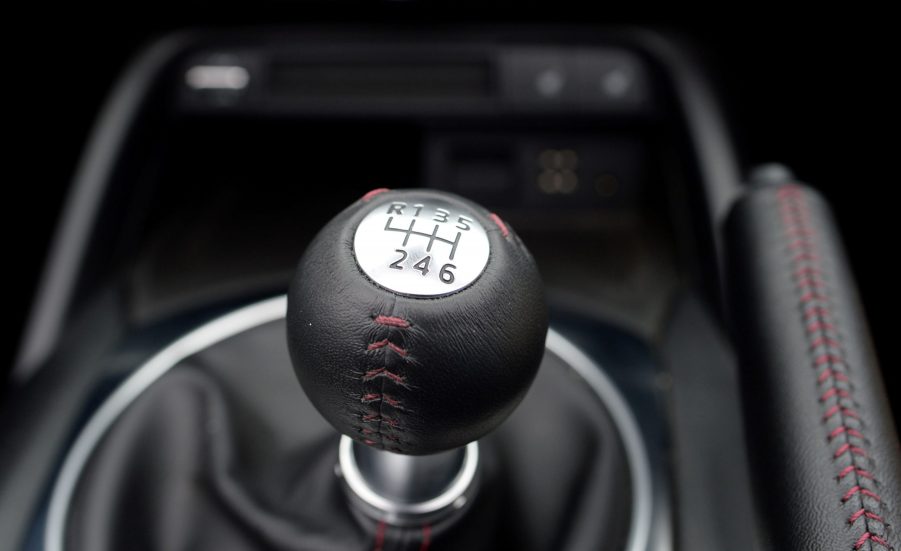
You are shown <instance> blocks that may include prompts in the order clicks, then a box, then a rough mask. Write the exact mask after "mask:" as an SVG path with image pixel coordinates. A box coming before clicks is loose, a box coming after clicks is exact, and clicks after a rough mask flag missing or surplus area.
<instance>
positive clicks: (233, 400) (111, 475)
mask: <svg viewBox="0 0 901 551" xmlns="http://www.w3.org/2000/svg"><path fill="white" fill-rule="evenodd" d="M284 333H285V325H284V322H282V321H278V322H272V323H268V324H265V325H263V326H260V327H257V328H255V329H252V330H249V331H246V332H244V333H241V334H239V335H236V336H234V337H232V338H230V339H228V340H225V341H222V342H220V343H218V344H216V345H214V346H212V347H210V348H208V349H207V350H204V351H203V352H201V353H199V354H196V355H195V356H192V357H191V358H188V359H186V360H185V361H183V362H182V363H181V364H179V365H177V366H176V367H174V368H173V369H172V370H171V371H170V372H169V373H167V374H166V375H165V376H163V377H162V378H161V379H160V380H159V381H157V382H156V383H154V384H153V386H151V387H150V388H149V389H147V390H146V391H145V392H144V393H143V394H142V395H141V396H140V397H139V398H138V399H137V400H136V401H135V402H134V403H133V404H132V405H131V406H130V407H129V408H128V409H127V410H126V411H125V412H124V413H123V415H122V416H121V417H120V418H119V419H118V420H117V421H116V423H115V424H114V425H113V426H112V427H111V429H110V431H109V432H108V433H107V434H106V436H105V437H104V438H103V440H102V441H101V443H100V444H99V446H98V447H97V448H96V449H95V450H94V452H93V453H92V455H91V458H90V460H89V461H88V463H87V465H86V467H85V470H84V471H83V473H82V476H81V478H80V480H79V483H78V485H77V487H76V491H75V494H74V496H73V501H72V504H71V507H70V509H69V510H70V514H69V518H68V522H67V530H66V533H65V549H67V550H68V551H119V550H123V549H128V550H134V551H140V550H147V551H170V550H171V551H177V550H184V549H191V550H196V551H204V550H210V551H262V550H280V551H321V550H336V551H364V550H365V551H457V550H463V549H465V550H472V551H479V550H485V551H488V550H496V551H503V550H507V549H509V550H514V549H515V550H516V551H550V550H554V551H588V550H598V549H611V550H616V549H623V548H624V544H625V541H626V537H627V535H628V534H627V532H628V528H629V511H630V510H631V497H630V488H629V476H628V465H627V464H626V457H625V452H624V448H623V445H622V442H621V439H620V438H619V436H618V434H617V431H616V427H615V425H614V424H613V422H612V420H611V418H610V415H609V413H608V412H607V411H606V409H605V408H604V405H603V404H602V403H601V402H600V401H599V400H598V398H597V396H596V395H594V393H593V392H592V391H591V390H590V388H589V387H588V386H587V385H586V384H584V382H583V381H582V380H581V379H580V378H579V377H578V376H576V375H575V373H574V371H573V370H572V369H571V368H570V367H569V366H568V365H567V364H565V363H564V362H562V361H561V360H560V359H559V358H557V357H556V356H554V355H553V354H550V353H548V354H547V355H546V356H545V358H544V361H543V363H542V367H541V369H540V370H539V373H538V375H537V377H536V380H535V384H534V385H533V386H532V388H531V389H530V391H529V392H528V394H527V396H526V397H525V399H524V400H523V402H522V404H521V405H520V407H519V408H517V410H516V411H515V412H514V413H513V414H512V415H511V416H510V418H509V419H507V421H506V422H505V423H504V424H503V425H502V426H501V427H500V428H499V429H498V430H497V431H495V432H494V433H493V434H492V435H491V436H489V437H488V438H486V439H484V440H482V441H480V448H481V454H480V457H481V465H482V470H481V476H480V481H481V484H480V487H479V491H478V493H477V495H476V497H475V499H474V501H473V503H472V506H471V508H469V509H468V510H467V512H466V515H465V516H464V517H463V518H462V519H459V520H458V521H457V522H456V523H455V524H453V525H445V526H441V525H436V526H430V525H423V526H416V527H410V528H399V527H396V526H391V525H386V524H377V523H375V522H373V521H371V520H368V519H365V518H362V517H361V516H360V515H358V514H354V512H353V511H352V510H351V509H350V507H349V506H348V503H349V502H348V500H347V498H346V497H345V495H344V494H343V492H342V489H341V484H340V481H339V479H338V478H337V477H336V476H335V473H334V467H335V464H336V462H337V449H338V436H337V435H336V434H335V432H334V430H333V429H332V427H331V426H329V425H328V424H327V423H326V422H325V421H324V420H323V419H322V417H321V416H320V415H319V414H318V413H317V412H316V410H315V409H314V407H313V406H312V404H311V403H310V402H309V401H308V400H307V399H306V397H305V396H304V394H303V392H302V391H301V389H300V388H299V387H298V385H297V383H296V381H295V380H294V374H293V373H292V369H291V365H290V360H289V359H288V354H287V350H286V348H285V344H284ZM561 428H565V430H561Z"/></svg>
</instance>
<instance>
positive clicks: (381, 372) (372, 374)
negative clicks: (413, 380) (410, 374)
mask: <svg viewBox="0 0 901 551" xmlns="http://www.w3.org/2000/svg"><path fill="white" fill-rule="evenodd" d="M379 377H387V378H388V379H390V380H391V381H394V382H395V383H397V384H399V385H404V386H406V384H407V382H406V380H405V379H404V378H403V377H401V376H400V375H398V374H397V373H392V372H391V371H388V368H387V367H380V368H378V369H370V370H369V371H367V372H366V373H364V374H363V380H364V381H371V380H373V379H377V378H379Z"/></svg>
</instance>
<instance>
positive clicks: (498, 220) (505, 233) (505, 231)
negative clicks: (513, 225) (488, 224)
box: [488, 212, 510, 237]
mask: <svg viewBox="0 0 901 551" xmlns="http://www.w3.org/2000/svg"><path fill="white" fill-rule="evenodd" d="M488 217H489V218H491V221H492V222H494V224H495V225H496V226H497V227H498V228H500V229H501V235H503V236H504V237H507V236H508V235H510V230H509V229H507V224H504V221H503V220H501V217H500V216H498V215H496V214H494V213H493V212H492V213H491V214H489V215H488Z"/></svg>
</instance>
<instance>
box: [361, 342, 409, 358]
mask: <svg viewBox="0 0 901 551" xmlns="http://www.w3.org/2000/svg"><path fill="white" fill-rule="evenodd" d="M386 346H387V347H388V348H390V349H391V350H393V351H394V352H397V353H398V354H400V355H401V356H406V355H407V351H406V349H404V348H401V347H400V346H397V345H396V344H394V343H393V342H391V341H389V340H388V339H382V340H380V341H376V342H374V343H370V344H369V346H367V347H366V350H378V349H379V348H385V347H386Z"/></svg>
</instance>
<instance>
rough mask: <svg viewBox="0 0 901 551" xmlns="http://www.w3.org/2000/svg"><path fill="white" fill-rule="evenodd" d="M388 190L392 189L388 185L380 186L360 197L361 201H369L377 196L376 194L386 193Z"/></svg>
mask: <svg viewBox="0 0 901 551" xmlns="http://www.w3.org/2000/svg"><path fill="white" fill-rule="evenodd" d="M386 191H391V190H390V189H388V188H386V187H380V188H377V189H374V190H372V191H369V192H367V193H366V194H365V195H364V196H362V197H360V201H363V202H364V203H365V202H367V201H369V200H370V199H372V198H373V197H375V196H376V195H379V194H380V193H385V192H386Z"/></svg>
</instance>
